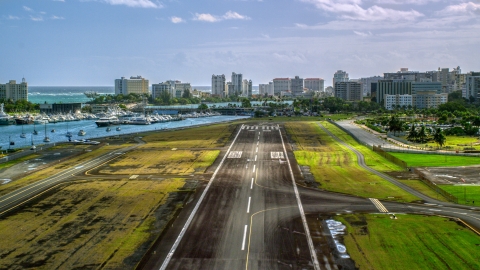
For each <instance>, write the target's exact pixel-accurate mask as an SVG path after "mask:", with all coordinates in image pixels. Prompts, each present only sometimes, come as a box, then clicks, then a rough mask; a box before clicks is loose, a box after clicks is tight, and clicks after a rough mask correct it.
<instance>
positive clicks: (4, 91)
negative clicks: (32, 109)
mask: <svg viewBox="0 0 480 270" xmlns="http://www.w3.org/2000/svg"><path fill="white" fill-rule="evenodd" d="M0 99H5V100H12V101H13V102H15V101H17V100H26V101H28V83H27V82H26V81H25V78H23V79H22V82H21V83H19V84H17V81H15V80H10V81H9V82H8V83H6V84H0Z"/></svg>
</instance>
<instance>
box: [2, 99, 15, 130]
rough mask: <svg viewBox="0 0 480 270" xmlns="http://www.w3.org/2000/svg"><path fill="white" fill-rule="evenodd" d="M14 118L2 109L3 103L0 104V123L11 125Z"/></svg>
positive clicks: (13, 122)
mask: <svg viewBox="0 0 480 270" xmlns="http://www.w3.org/2000/svg"><path fill="white" fill-rule="evenodd" d="M13 124H15V119H13V117H11V116H10V115H8V114H6V113H5V112H4V111H3V103H2V104H1V105H0V125H2V126H4V125H13Z"/></svg>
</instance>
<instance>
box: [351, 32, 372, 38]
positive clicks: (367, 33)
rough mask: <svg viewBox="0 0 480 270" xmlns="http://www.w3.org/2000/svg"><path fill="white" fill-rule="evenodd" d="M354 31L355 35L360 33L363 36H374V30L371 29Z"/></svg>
mask: <svg viewBox="0 0 480 270" xmlns="http://www.w3.org/2000/svg"><path fill="white" fill-rule="evenodd" d="M353 33H355V35H358V36H361V37H370V36H373V34H372V32H370V31H368V32H360V31H353Z"/></svg>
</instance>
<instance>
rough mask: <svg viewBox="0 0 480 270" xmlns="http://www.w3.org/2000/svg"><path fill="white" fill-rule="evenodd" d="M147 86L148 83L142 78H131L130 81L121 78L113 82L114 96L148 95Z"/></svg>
mask: <svg viewBox="0 0 480 270" xmlns="http://www.w3.org/2000/svg"><path fill="white" fill-rule="evenodd" d="M148 85H149V81H148V80H147V79H145V78H142V76H136V77H135V76H132V77H130V79H125V77H122V78H121V79H116V80H115V95H120V94H121V95H128V94H130V93H135V94H148V92H149V91H148Z"/></svg>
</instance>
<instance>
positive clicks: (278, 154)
mask: <svg viewBox="0 0 480 270" xmlns="http://www.w3.org/2000/svg"><path fill="white" fill-rule="evenodd" d="M270 157H271V158H272V159H277V158H280V159H283V158H284V156H283V152H270Z"/></svg>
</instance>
